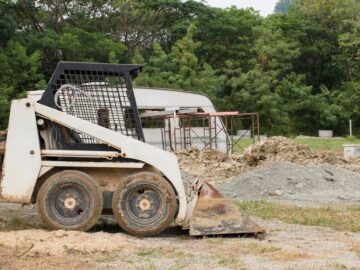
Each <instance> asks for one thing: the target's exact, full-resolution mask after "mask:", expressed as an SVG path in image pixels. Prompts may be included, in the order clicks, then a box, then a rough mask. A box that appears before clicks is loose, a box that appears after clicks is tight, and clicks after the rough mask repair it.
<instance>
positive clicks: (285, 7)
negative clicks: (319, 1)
mask: <svg viewBox="0 0 360 270" xmlns="http://www.w3.org/2000/svg"><path fill="white" fill-rule="evenodd" d="M292 2H294V0H279V1H278V2H277V3H276V5H275V9H274V12H275V13H287V12H288V11H289V5H290V4H291V3H292Z"/></svg>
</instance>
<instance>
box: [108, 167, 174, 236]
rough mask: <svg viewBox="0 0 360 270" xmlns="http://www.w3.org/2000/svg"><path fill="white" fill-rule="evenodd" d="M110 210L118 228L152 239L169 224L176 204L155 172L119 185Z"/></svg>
mask: <svg viewBox="0 0 360 270" xmlns="http://www.w3.org/2000/svg"><path fill="white" fill-rule="evenodd" d="M112 209H113V212H114V215H115V217H116V219H117V221H118V224H119V225H120V227H121V228H122V229H123V230H124V231H126V232H128V233H130V234H132V235H135V236H152V235H156V234H159V233H160V232H162V231H163V230H165V229H166V228H167V227H168V226H169V225H170V224H171V222H172V221H173V219H174V217H175V214H176V209H177V201H176V195H175V192H174V189H173V187H172V186H171V185H170V183H169V182H168V181H167V180H166V179H164V178H163V177H161V176H160V175H157V174H155V173H148V172H146V173H137V174H134V175H132V176H130V177H129V178H128V179H126V180H125V181H123V182H121V183H120V184H119V185H118V186H117V188H116V191H115V193H114V197H113V203H112Z"/></svg>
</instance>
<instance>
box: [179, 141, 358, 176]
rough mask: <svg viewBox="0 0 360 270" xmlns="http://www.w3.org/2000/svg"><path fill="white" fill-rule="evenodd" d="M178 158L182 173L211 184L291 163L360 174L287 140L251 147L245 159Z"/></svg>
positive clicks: (192, 154)
mask: <svg viewBox="0 0 360 270" xmlns="http://www.w3.org/2000/svg"><path fill="white" fill-rule="evenodd" d="M177 156H178V160H179V164H180V167H181V168H182V169H183V170H185V171H187V172H190V173H191V174H192V175H194V176H195V177H197V178H200V179H202V180H206V181H209V182H219V181H224V180H226V179H228V178H231V177H234V176H237V175H239V174H241V173H244V172H247V171H249V170H254V169H256V168H258V167H259V166H263V165H266V164H269V163H270V162H274V161H289V162H292V163H295V164H300V165H305V164H331V165H339V166H348V169H350V170H353V171H357V170H359V171H360V167H359V166H353V168H352V167H351V166H349V163H348V162H347V161H345V160H344V159H343V158H341V157H340V156H336V155H335V154H334V153H331V152H316V153H315V152H313V151H311V150H310V148H309V147H308V146H307V145H299V144H295V143H293V142H291V141H290V140H288V139H287V138H285V137H271V138H268V139H266V140H264V141H261V142H258V143H256V144H254V145H251V146H249V147H248V148H247V149H245V151H244V154H243V155H236V154H234V155H229V156H228V155H226V154H224V153H221V152H218V151H215V150H205V151H199V150H197V149H192V150H189V151H187V150H185V151H180V152H178V153H177ZM359 164H360V163H359Z"/></svg>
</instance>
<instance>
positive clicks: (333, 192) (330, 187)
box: [217, 161, 360, 206]
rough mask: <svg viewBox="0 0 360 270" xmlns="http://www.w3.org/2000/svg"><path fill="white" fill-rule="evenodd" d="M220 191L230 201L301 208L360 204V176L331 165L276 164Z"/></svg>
mask: <svg viewBox="0 0 360 270" xmlns="http://www.w3.org/2000/svg"><path fill="white" fill-rule="evenodd" d="M217 188H218V189H219V191H220V192H221V193H222V194H223V195H225V196H226V197H230V198H236V199H243V200H258V199H267V200H268V199H269V200H275V201H284V202H287V203H292V204H296V205H300V206H319V205H328V204H342V203H345V204H359V203H360V174H357V173H354V172H351V171H348V170H346V169H343V168H341V167H337V166H331V165H307V166H303V165H297V164H293V163H290V162H284V161H280V162H274V163H270V164H267V165H266V166H264V167H262V168H260V169H258V170H255V171H252V172H246V173H244V174H242V175H239V176H236V177H234V178H232V179H230V180H229V181H227V182H225V183H222V184H218V185H217Z"/></svg>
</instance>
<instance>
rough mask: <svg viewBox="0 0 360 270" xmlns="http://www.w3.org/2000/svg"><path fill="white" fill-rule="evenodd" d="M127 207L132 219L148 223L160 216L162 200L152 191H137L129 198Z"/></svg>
mask: <svg viewBox="0 0 360 270" xmlns="http://www.w3.org/2000/svg"><path fill="white" fill-rule="evenodd" d="M127 207H128V209H129V210H130V211H129V212H130V214H131V215H132V216H133V218H135V219H137V220H143V221H144V222H148V221H151V220H152V219H156V218H157V216H158V215H159V214H160V212H161V208H162V200H161V198H160V196H159V194H158V193H157V192H156V191H154V190H152V189H138V190H136V191H135V192H133V193H132V194H131V195H130V196H129V201H128V205H127Z"/></svg>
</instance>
